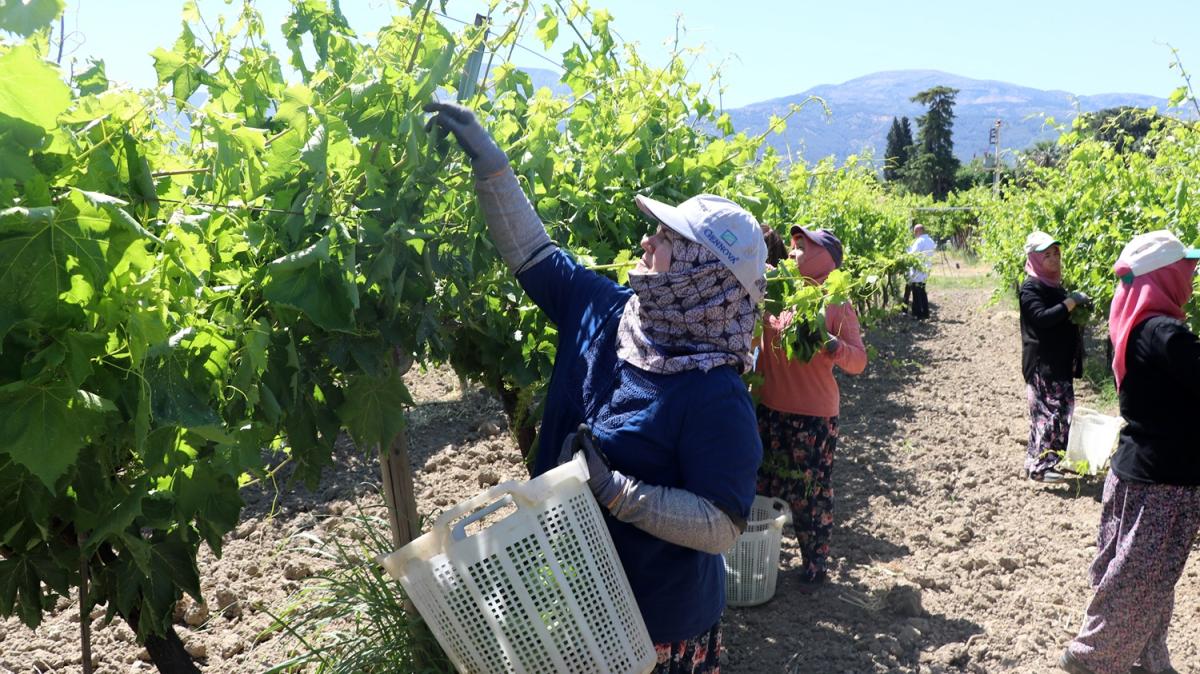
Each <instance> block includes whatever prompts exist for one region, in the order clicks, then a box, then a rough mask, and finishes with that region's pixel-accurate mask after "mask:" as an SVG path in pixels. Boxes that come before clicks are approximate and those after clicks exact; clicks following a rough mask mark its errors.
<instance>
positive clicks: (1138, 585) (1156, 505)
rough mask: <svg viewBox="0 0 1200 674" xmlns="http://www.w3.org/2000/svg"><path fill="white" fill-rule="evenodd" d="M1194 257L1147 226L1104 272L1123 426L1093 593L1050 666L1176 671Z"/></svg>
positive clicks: (1188, 523) (1078, 671)
mask: <svg viewBox="0 0 1200 674" xmlns="http://www.w3.org/2000/svg"><path fill="white" fill-rule="evenodd" d="M1198 257H1200V250H1197V249H1195V248H1190V249H1189V248H1185V247H1184V245H1183V243H1182V242H1180V241H1179V239H1177V238H1175V236H1174V235H1172V234H1171V233H1170V232H1166V231H1157V232H1150V233H1148V234H1142V235H1139V236H1136V237H1134V238H1133V240H1132V241H1130V242H1129V244H1128V245H1126V246H1125V249H1124V250H1123V251H1122V252H1121V257H1120V258H1119V259H1118V260H1117V264H1116V265H1115V266H1114V267H1113V270H1114V271H1115V272H1116V274H1117V276H1118V277H1120V281H1118V283H1117V289H1116V292H1115V293H1114V296H1113V302H1112V308H1111V309H1110V311H1109V316H1108V333H1109V337H1110V338H1111V339H1112V343H1113V363H1112V368H1113V374H1114V375H1115V377H1116V380H1117V392H1118V397H1119V399H1120V405H1121V416H1123V417H1124V418H1125V420H1126V421H1127V422H1128V423H1127V425H1126V426H1125V428H1124V429H1122V430H1121V436H1120V440H1119V441H1118V443H1117V452H1116V454H1114V455H1113V459H1112V469H1111V470H1110V471H1109V473H1108V477H1107V478H1106V480H1105V483H1104V505H1103V509H1102V510H1101V515H1100V534H1099V536H1098V541H1097V543H1096V559H1095V561H1093V562H1092V568H1091V572H1090V580H1091V585H1092V590H1093V591H1094V592H1095V595H1094V596H1093V597H1092V600H1091V602H1090V603H1089V604H1088V607H1087V613H1086V615H1085V618H1084V622H1083V627H1082V628H1081V629H1080V630H1079V635H1078V636H1076V637H1075V639H1074V640H1072V641H1071V643H1070V645H1069V646H1067V651H1066V652H1065V653H1064V654H1063V656H1062V658H1061V660H1060V661H1059V664H1060V666H1061V667H1062V668H1063V669H1065V670H1067V671H1068V672H1072V673H1073V674H1107V673H1108V672H1131V674H1147V673H1150V674H1176V670H1175V669H1174V668H1172V667H1171V656H1170V652H1169V651H1168V650H1167V628H1168V626H1169V625H1170V624H1171V614H1172V611H1173V608H1174V605H1175V584H1176V583H1177V582H1179V578H1180V576H1181V575H1182V574H1183V567H1184V565H1185V564H1187V559H1188V553H1189V552H1190V551H1191V548H1192V542H1193V541H1194V540H1196V534H1197V532H1198V531H1200V452H1198V451H1197V440H1196V431H1195V420H1194V418H1193V417H1192V415H1193V414H1195V413H1196V410H1197V409H1200V340H1198V339H1197V338H1196V335H1194V334H1193V333H1192V331H1191V330H1189V329H1188V326H1187V324H1186V323H1185V322H1184V318H1185V316H1184V313H1183V306H1184V304H1186V303H1187V301H1188V300H1189V299H1190V298H1191V296H1192V283H1193V275H1194V274H1195V271H1196V259H1197V258H1198Z"/></svg>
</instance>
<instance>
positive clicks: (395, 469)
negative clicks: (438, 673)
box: [379, 350, 433, 670]
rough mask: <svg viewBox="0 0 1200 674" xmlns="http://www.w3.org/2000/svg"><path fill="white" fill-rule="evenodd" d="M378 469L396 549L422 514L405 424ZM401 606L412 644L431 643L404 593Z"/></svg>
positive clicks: (404, 367) (402, 364)
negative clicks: (414, 484) (419, 514)
mask: <svg viewBox="0 0 1200 674" xmlns="http://www.w3.org/2000/svg"><path fill="white" fill-rule="evenodd" d="M392 362H393V363H394V365H395V368H396V371H397V372H398V373H399V374H400V375H401V376H403V375H404V374H405V373H407V372H408V371H409V369H410V368H412V364H413V362H412V358H410V357H408V356H407V355H405V354H402V353H400V351H399V350H396V351H394V352H393V361H392ZM403 413H404V411H403V410H396V414H403ZM379 471H380V477H381V478H382V481H383V500H384V502H385V503H386V504H387V509H388V524H389V525H390V526H391V530H392V549H393V550H399V549H400V548H402V547H404V546H405V545H406V544H408V543H409V541H412V540H413V539H414V538H416V537H417V536H420V535H421V518H420V517H419V516H418V515H417V500H416V498H415V497H414V496H413V476H412V462H411V461H409V458H408V427H407V424H405V428H404V430H402V431H400V432H399V433H397V434H396V437H395V438H394V439H393V440H392V443H391V445H390V446H388V447H384V446H383V445H380V446H379ZM402 608H403V609H404V613H405V615H407V616H408V618H409V620H410V623H409V629H408V633H409V638H410V639H411V640H412V641H411V642H410V643H411V644H413V645H414V646H417V645H418V644H428V643H432V641H433V635H432V634H431V633H430V632H429V628H428V627H426V626H425V623H423V622H421V621H420V615H419V614H418V613H417V607H416V606H415V605H413V603H412V600H411V599H409V598H408V597H407V596H405V598H404V605H403V607H402ZM424 650H425V649H424V647H413V648H411V653H412V666H413V669H414V670H419V669H421V668H422V665H423V664H424V663H423V660H424V658H425V656H424V655H422V653H423V652H424Z"/></svg>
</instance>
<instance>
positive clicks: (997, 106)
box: [526, 68, 1167, 162]
mask: <svg viewBox="0 0 1200 674" xmlns="http://www.w3.org/2000/svg"><path fill="white" fill-rule="evenodd" d="M526 70H527V71H528V72H529V73H530V76H531V79H532V80H533V82H534V83H535V86H539V87H540V86H549V87H551V89H553V90H554V92H555V93H556V94H560V95H570V90H569V89H568V88H566V87H565V86H563V85H562V84H561V83H559V82H558V77H557V75H556V74H555V73H553V72H551V71H548V70H539V69H536V68H530V69H526ZM939 85H940V86H947V87H953V88H955V89H958V90H959V93H958V95H957V97H956V99H955V105H954V114H955V119H954V129H953V137H954V152H955V154H956V155H958V157H959V159H960V160H962V161H963V162H967V161H970V160H971V158H972V157H974V156H983V154H984V153H985V152H990V151H991V147H990V145H989V142H988V130H989V129H990V128H991V127H992V125H993V124H994V123H995V121H996V120H997V119H999V120H1001V128H1000V143H1001V147H1002V156H1005V157H1007V152H1008V151H1011V150H1021V149H1025V148H1028V147H1029V146H1031V145H1033V144H1034V143H1035V142H1037V141H1040V140H1054V139H1056V138H1057V137H1058V135H1059V131H1058V130H1057V129H1056V128H1054V126H1053V125H1051V124H1049V123H1048V122H1049V121H1050V120H1053V122H1054V123H1055V124H1058V125H1064V124H1069V123H1070V122H1071V120H1073V119H1074V118H1075V117H1076V115H1078V114H1079V113H1080V112H1095V111H1097V110H1102V109H1104V108H1111V107H1116V106H1122V105H1129V106H1136V107H1143V108H1148V107H1151V106H1157V107H1158V108H1159V110H1166V108H1167V100H1166V99H1165V98H1159V97H1155V96H1147V95H1144V94H1132V93H1113V94H1097V95H1094V96H1077V95H1075V94H1072V93H1069V92H1066V91H1055V90H1050V91H1047V90H1043V89H1034V88H1032V87H1024V86H1020V85H1017V84H1010V83H1008V82H999V81H996V80H977V79H972V78H969V77H963V76H961V75H954V74H951V73H946V72H941V71H938V70H891V71H884V72H877V73H872V74H870V75H864V76H863V77H859V78H856V79H853V80H850V81H848V82H843V83H841V84H822V85H819V86H816V87H812V88H811V89H808V90H806V91H802V92H800V93H798V94H794V95H791V96H784V97H782V98H773V99H770V100H766V101H761V102H758V103H751V104H750V105H746V106H743V107H740V108H730V109H727V110H726V112H728V113H729V116H730V118H731V120H732V121H733V126H734V129H736V130H737V131H745V132H747V133H749V134H757V133H762V132H763V131H765V130H766V129H767V125H768V123H769V120H770V118H771V116H772V115H776V116H779V117H783V116H785V115H787V113H788V110H789V108H790V106H791V105H792V104H799V103H802V102H803V101H805V100H807V99H808V98H809V97H811V96H817V97H820V98H821V99H823V100H824V101H825V104H826V105H827V106H828V108H829V114H828V115H826V114H825V111H824V109H823V107H822V106H821V105H820V104H819V103H816V102H810V103H808V104H806V105H805V106H804V107H803V108H802V109H801V110H800V111H799V112H797V113H795V114H794V115H792V117H791V118H790V119H788V122H787V129H786V130H785V131H784V132H783V133H781V134H772V135H770V136H768V137H767V142H768V143H769V144H770V145H771V146H773V147H775V148H776V149H777V150H779V151H780V153H781V154H783V155H784V156H789V155H790V156H792V157H798V156H799V157H803V158H804V159H805V160H807V161H810V162H814V161H816V160H819V159H822V158H824V157H827V156H830V155H833V156H834V157H836V158H837V159H838V161H839V162H840V161H842V160H844V159H845V158H846V157H847V156H849V155H852V154H861V153H863V152H864V151H871V152H872V153H873V155H874V157H875V160H876V161H877V162H878V161H881V160H882V158H883V152H884V148H885V147H886V144H887V133H888V130H889V129H890V128H891V124H892V118H893V117H901V116H907V117H908V118H909V120H910V123H911V124H912V127H913V135H914V137H915V136H916V133H917V123H916V118H917V117H918V116H920V115H922V114H924V112H925V109H924V106H922V105H920V104H919V103H913V102H912V101H911V100H910V99H911V98H912V96H913V95H914V94H916V93H917V92H919V91H924V90H926V89H929V88H931V87H935V86H939Z"/></svg>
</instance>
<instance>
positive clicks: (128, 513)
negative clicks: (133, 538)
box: [80, 485, 146, 555]
mask: <svg viewBox="0 0 1200 674" xmlns="http://www.w3.org/2000/svg"><path fill="white" fill-rule="evenodd" d="M145 496H146V487H145V485H140V486H139V487H137V488H135V489H134V490H133V491H132V492H129V493H119V492H118V493H113V494H111V497H112V498H113V499H114V500H115V503H114V502H111V501H110V502H108V503H105V504H104V506H105V507H104V510H103V512H101V513H97V514H96V524H95V526H96V528H95V529H93V530H92V532H91V534H90V535H89V536H88V538H87V540H86V541H85V542H84V544H83V552H84V554H85V555H91V554H92V553H94V552H95V551H96V549H97V548H99V547H100V544H101V543H103V542H105V541H106V540H109V538H119V537H120V536H121V535H123V532H124V531H125V530H126V529H128V528H129V526H130V525H132V524H133V522H134V520H136V519H137V518H138V517H140V516H141V514H142V498H143V497H145ZM80 524H81V525H82V524H85V521H81V522H80Z"/></svg>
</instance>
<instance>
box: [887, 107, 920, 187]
mask: <svg viewBox="0 0 1200 674" xmlns="http://www.w3.org/2000/svg"><path fill="white" fill-rule="evenodd" d="M912 144H913V139H912V127H911V126H909V124H908V118H907V117H901V118H900V119H896V118H895V117H893V118H892V128H891V130H889V131H888V135H887V149H886V150H884V153H883V179H884V180H889V181H890V180H899V179H900V178H901V177H902V176H903V169H904V165H905V164H906V163H907V162H908V157H909V154H910V153H911V152H912Z"/></svg>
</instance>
